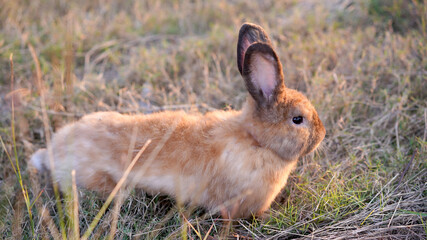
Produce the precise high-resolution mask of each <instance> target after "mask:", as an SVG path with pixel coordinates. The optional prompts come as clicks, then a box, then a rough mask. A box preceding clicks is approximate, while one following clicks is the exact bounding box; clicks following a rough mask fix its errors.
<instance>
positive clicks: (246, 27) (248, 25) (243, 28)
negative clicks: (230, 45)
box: [239, 22, 267, 37]
mask: <svg viewBox="0 0 427 240" xmlns="http://www.w3.org/2000/svg"><path fill="white" fill-rule="evenodd" d="M252 29H254V30H258V31H259V32H261V33H263V34H265V31H264V29H263V28H262V27H261V26H259V25H257V24H255V23H250V22H245V23H243V24H242V26H241V27H240V30H239V36H242V35H243V34H245V33H246V32H247V31H249V30H252ZM265 36H266V37H267V34H265Z"/></svg>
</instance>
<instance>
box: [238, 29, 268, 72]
mask: <svg viewBox="0 0 427 240" xmlns="http://www.w3.org/2000/svg"><path fill="white" fill-rule="evenodd" d="M255 42H262V43H267V44H271V41H270V39H269V38H268V35H267V33H266V32H265V31H264V29H262V27H260V26H258V25H255V24H253V23H244V24H243V25H242V27H240V31H239V40H238V41H237V66H238V67H239V72H240V74H242V71H243V60H244V59H245V53H246V50H247V49H248V47H249V46H250V45H251V44H252V43H255Z"/></svg>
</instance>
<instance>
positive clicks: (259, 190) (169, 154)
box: [31, 23, 325, 218]
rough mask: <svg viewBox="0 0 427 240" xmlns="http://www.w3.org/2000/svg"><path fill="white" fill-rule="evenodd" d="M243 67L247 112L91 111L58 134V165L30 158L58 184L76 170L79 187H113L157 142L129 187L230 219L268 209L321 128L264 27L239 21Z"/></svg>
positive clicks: (41, 153) (43, 153)
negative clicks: (289, 83) (287, 78)
mask: <svg viewBox="0 0 427 240" xmlns="http://www.w3.org/2000/svg"><path fill="white" fill-rule="evenodd" d="M237 64H238V68H239V71H240V73H241V75H242V77H243V79H244V81H245V84H246V88H247V90H248V92H249V93H250V96H248V97H247V100H246V103H245V104H244V106H243V109H242V110H241V111H214V112H211V113H207V114H206V115H190V114H187V113H184V112H170V111H169V112H160V113H154V114H150V115H122V114H119V113H117V112H98V113H93V114H90V115H87V116H84V117H83V118H82V119H80V120H79V121H77V122H75V123H72V124H69V125H67V126H65V127H64V128H62V129H61V130H59V131H58V132H57V133H56V134H55V135H54V137H53V140H52V144H51V146H50V147H51V149H49V150H51V152H52V155H53V162H54V169H53V170H52V168H51V167H49V166H50V161H49V158H48V156H47V155H48V154H47V152H48V151H47V150H46V149H40V150H38V151H37V152H36V153H35V154H34V155H33V156H32V158H31V164H32V166H33V167H35V168H37V169H39V170H43V169H46V168H47V169H51V170H52V174H53V177H54V179H55V180H56V181H58V182H59V184H60V186H61V189H62V190H66V189H67V188H68V187H70V182H71V181H70V179H71V170H72V169H75V171H76V181H77V185H78V186H82V187H85V188H87V189H92V190H95V191H98V192H104V193H105V192H107V193H108V192H109V191H111V190H112V189H113V188H114V187H115V185H116V183H117V182H118V181H119V179H120V178H121V177H122V176H123V173H124V171H125V169H126V168H127V167H128V165H129V162H130V161H129V157H128V153H131V155H133V156H135V155H136V152H138V150H139V149H140V148H141V147H142V145H144V143H146V141H147V140H149V139H151V140H152V142H151V144H150V145H149V146H148V148H147V149H146V150H145V151H144V153H143V154H142V156H141V157H140V158H139V160H138V161H137V163H136V165H135V166H134V167H133V169H132V171H131V172H130V174H129V177H128V179H127V181H128V182H129V183H130V184H133V185H134V186H135V187H137V188H141V189H143V190H145V191H147V192H149V193H162V194H167V195H170V196H173V197H175V198H176V199H178V200H179V201H181V202H184V203H189V204H192V205H197V206H202V207H204V208H207V209H208V210H210V211H212V212H218V211H221V212H222V213H226V214H227V215H228V217H233V218H234V217H248V216H251V215H252V214H256V215H259V214H262V213H263V212H264V211H265V210H266V209H267V208H268V207H269V206H270V204H271V202H272V201H273V200H274V198H275V197H276V195H277V194H278V193H279V192H280V190H281V189H282V188H283V187H284V186H285V184H286V180H287V178H288V176H289V173H290V172H291V170H292V169H293V168H294V166H295V164H296V162H297V160H298V158H299V157H301V156H304V155H306V154H308V153H309V152H311V151H313V150H314V149H315V148H316V147H317V146H318V145H319V143H320V142H321V141H322V139H323V138H324V136H325V128H324V127H323V124H322V122H321V121H320V119H319V117H318V115H317V112H316V110H315V109H314V107H313V106H312V105H311V104H310V102H309V100H307V98H306V97H305V96H304V95H302V94H301V93H299V92H298V91H296V90H293V89H288V88H286V87H285V85H284V77H283V73H282V65H281V63H280V61H279V58H278V56H277V54H276V52H275V51H274V50H273V48H272V45H271V41H270V39H269V38H268V36H267V34H266V33H265V31H264V30H263V29H262V28H261V27H260V26H257V25H254V24H250V23H245V24H243V26H242V27H241V29H240V32H239V40H238V44H237ZM165 136H166V137H165ZM132 138H134V140H135V141H134V142H135V144H134V145H132V144H131V143H132V141H133V140H132ZM129 146H134V149H131V150H129V148H130V147H129ZM48 147H49V146H48ZM150 155H152V157H154V160H153V161H151V160H150V161H149V160H148V159H149V158H150ZM147 162H148V163H149V164H148V166H146V165H144V163H147Z"/></svg>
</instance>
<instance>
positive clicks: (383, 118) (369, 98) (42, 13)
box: [0, 0, 427, 239]
mask: <svg viewBox="0 0 427 240" xmlns="http://www.w3.org/2000/svg"><path fill="white" fill-rule="evenodd" d="M325 2H326V1H325ZM399 3H400V4H404V6H405V7H401V6H402V5H399ZM0 6H1V8H0V55H1V58H0V65H1V68H0V113H1V114H0V136H1V138H2V140H3V141H4V147H2V148H0V166H1V167H0V236H1V237H2V238H5V239H15V238H32V237H34V238H61V229H60V227H59V226H60V217H59V214H58V210H59V209H58V206H57V205H56V203H55V200H54V196H53V194H50V193H49V191H43V192H42V194H41V197H40V198H37V196H38V195H39V194H40V192H41V190H40V187H41V188H43V187H45V185H46V183H47V182H49V181H47V180H43V179H42V182H41V185H40V184H38V183H34V181H32V180H34V179H32V178H31V177H30V174H29V173H28V172H27V171H25V169H26V162H27V160H28V158H29V156H30V154H32V153H33V152H34V151H35V150H36V149H37V148H39V147H41V146H44V145H45V144H46V141H45V132H44V130H43V116H42V113H43V110H46V111H45V113H47V114H48V118H49V120H48V123H49V127H50V130H51V131H55V130H56V129H58V128H59V127H61V126H63V125H64V124H65V123H67V122H70V121H73V120H75V119H78V118H79V117H80V116H82V115H83V114H86V113H90V112H94V111H104V110H114V111H120V112H125V113H135V112H141V113H150V112H154V111H160V110H164V109H186V110H188V111H193V110H199V111H202V112H205V111H209V110H212V109H222V108H228V107H230V108H239V107H240V106H241V104H242V102H243V100H244V97H245V96H246V91H245V89H244V85H243V81H242V79H241V77H240V75H239V72H238V70H237V66H236V61H235V59H236V56H235V55H236V54H235V48H236V41H237V31H238V29H239V27H240V25H241V24H242V23H243V22H244V21H250V22H255V23H258V24H260V25H262V26H263V27H265V29H266V30H267V32H269V33H270V34H271V37H272V40H273V44H274V46H276V48H277V51H278V53H279V56H280V58H281V59H282V62H283V64H284V66H283V67H284V72H285V81H286V84H287V85H288V86H289V87H293V88H296V89H298V90H300V91H302V92H304V93H305V94H306V95H307V96H308V97H309V98H310V99H311V100H312V101H313V103H314V105H315V106H316V108H317V110H318V112H319V114H320V115H321V118H322V121H323V122H324V124H325V126H326V129H327V136H326V138H325V141H324V143H323V146H322V149H321V150H320V151H318V152H317V153H316V154H313V155H312V156H309V157H306V158H305V159H302V160H301V161H300V164H299V165H298V168H297V170H296V171H295V172H294V173H293V174H292V176H291V178H290V181H289V184H288V185H287V186H286V187H285V189H284V190H283V193H282V194H281V195H280V197H279V198H278V199H277V200H276V203H275V204H274V206H273V207H272V209H271V211H270V217H269V218H266V219H264V220H260V219H252V220H240V221H238V222H236V223H235V224H234V226H232V228H231V229H226V228H224V227H223V226H222V222H221V221H220V220H219V219H218V216H209V215H206V214H204V212H203V210H200V209H197V210H196V211H194V212H190V211H188V210H185V209H184V210H183V209H181V207H182V206H176V204H175V203H174V202H173V201H172V200H170V199H169V198H166V197H162V196H147V195H145V194H144V193H141V192H138V191H133V192H131V194H130V196H128V197H126V198H125V199H123V203H122V204H121V207H120V204H116V205H115V206H111V207H110V208H108V209H107V212H106V214H105V216H104V217H103V218H102V219H101V220H100V223H99V224H98V226H97V227H96V228H95V231H94V233H93V235H91V236H92V237H93V238H94V239H96V238H101V237H103V238H104V237H105V238H106V237H108V236H111V235H110V228H111V225H112V223H113V225H114V224H115V223H117V228H116V229H117V231H116V232H115V237H116V238H118V239H122V238H126V239H127V238H157V239H162V238H165V237H169V238H190V239H193V238H195V239H203V238H204V237H205V236H207V235H210V236H214V237H222V238H234V237H243V238H244V237H246V238H285V239H287V238H314V239H342V238H343V239H354V238H364V239H378V238H383V239H405V238H407V239H425V238H426V236H427V223H426V222H427V184H426V182H427V161H426V159H427V157H426V156H427V155H426V151H427V143H426V137H427V136H426V135H427V45H426V42H427V32H426V31H427V30H426V19H427V15H426V13H427V3H426V2H425V1H423V0H413V1H403V0H402V1H399V0H393V1H385V0H362V1H351V0H344V1H343V0H335V1H328V3H322V4H321V3H320V1H314V0H311V1H310V0H305V1H291V0H289V1H287V0H282V1H239V0H237V1H199V0H196V1H187V0H185V1H154V0H152V1H151V0H147V1H136V2H132V1H114V0H104V1H83V0H76V1H63V0H56V1H41V0H33V1H23V0H16V1H7V0H0ZM399 6H400V7H399ZM29 45H32V46H34V49H35V52H36V55H37V58H38V60H39V62H40V69H41V74H42V79H43V84H42V86H41V88H40V89H39V88H37V76H36V64H35V62H34V60H33V58H32V57H31V53H30V50H29V47H28V46H29ZM11 53H13V59H14V88H13V89H11V78H10V76H11V69H10V62H9V57H10V54H11ZM41 91H44V92H43V93H44V96H45V98H46V108H45V109H42V107H41V105H40V96H41ZM12 99H13V102H14V106H15V109H14V114H15V116H14V120H15V121H14V124H13V125H14V127H15V128H16V138H15V139H13V137H12V136H13V134H12V131H11V126H12V125H11V123H12V109H11V102H12ZM14 143H16V149H17V151H16V154H14V151H13V146H14ZM7 153H8V154H10V156H11V157H12V158H14V157H16V158H17V159H18V163H19V165H20V166H21V172H22V182H23V187H24V189H25V188H27V189H28V193H29V195H28V197H29V199H30V200H31V201H33V202H35V203H34V204H33V205H31V209H32V210H31V211H28V210H27V209H26V207H25V204H26V201H25V197H23V194H22V190H21V187H20V182H19V176H17V175H16V174H15V173H14V171H13V166H16V163H15V162H13V164H14V165H12V164H11V162H9V158H8V156H7ZM79 191H80V194H81V195H80V198H79V209H78V210H79V212H78V220H79V226H78V228H76V226H75V225H74V226H72V224H71V223H72V222H73V221H72V219H73V218H74V217H75V214H74V215H73V214H72V211H71V212H70V213H71V214H70V215H69V216H68V215H67V216H66V217H65V219H66V220H65V226H64V229H65V231H66V234H69V235H68V236H69V237H70V238H72V237H73V236H76V235H75V232H74V235H73V230H74V229H79V230H80V234H81V235H82V234H83V233H84V232H85V231H86V230H87V229H88V227H89V225H90V223H91V222H92V220H93V219H94V218H95V215H96V214H97V213H98V212H99V210H100V209H101V206H102V205H103V204H104V201H103V200H102V199H100V198H98V197H97V196H96V195H95V194H94V193H91V192H88V191H85V190H79ZM34 200H36V201H34ZM69 201H72V198H71V199H63V201H62V202H63V203H64V204H63V206H64V208H65V207H66V206H72V204H70V202H69ZM119 202H120V201H119ZM27 206H28V205H27ZM118 208H120V212H119V214H118V215H117V214H115V213H116V212H118V211H116V210H117V209H118ZM29 212H31V214H32V215H31V216H32V219H33V220H32V221H31V219H30V215H29ZM65 212H66V213H67V214H68V212H69V211H67V210H66V209H65ZM32 224H34V235H33V233H32V231H31V226H32ZM113 229H114V227H113Z"/></svg>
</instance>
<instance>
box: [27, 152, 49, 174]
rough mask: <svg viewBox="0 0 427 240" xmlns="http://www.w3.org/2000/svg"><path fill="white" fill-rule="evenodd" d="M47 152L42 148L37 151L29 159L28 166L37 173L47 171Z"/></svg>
mask: <svg viewBox="0 0 427 240" xmlns="http://www.w3.org/2000/svg"><path fill="white" fill-rule="evenodd" d="M46 161H47V150H46V148H42V149H39V150H37V152H35V153H34V154H33V155H32V156H31V159H30V162H29V166H30V167H32V168H34V169H36V170H37V171H39V172H44V171H45V170H46V169H48V166H49V164H47V162H46Z"/></svg>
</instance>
